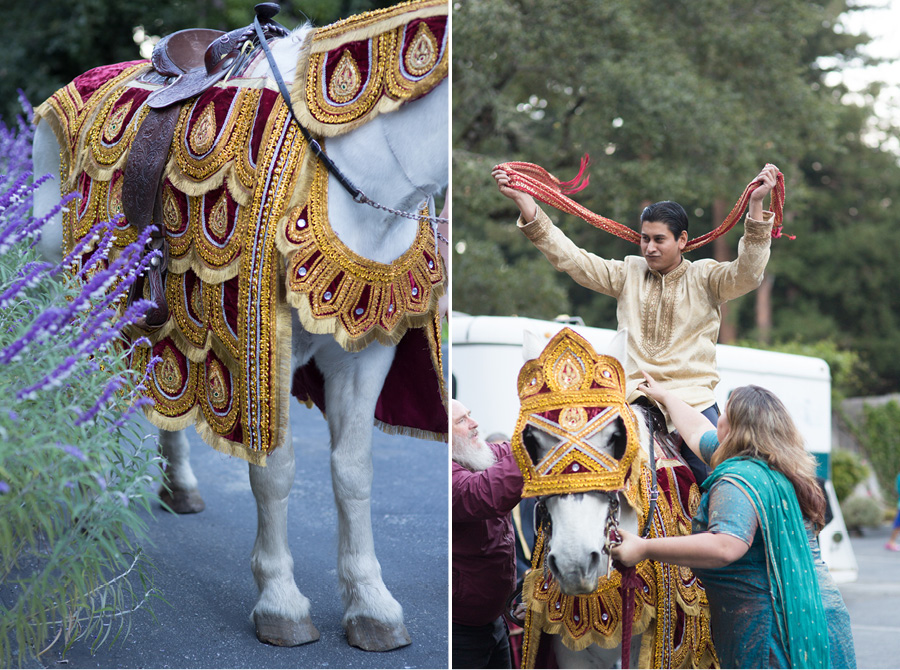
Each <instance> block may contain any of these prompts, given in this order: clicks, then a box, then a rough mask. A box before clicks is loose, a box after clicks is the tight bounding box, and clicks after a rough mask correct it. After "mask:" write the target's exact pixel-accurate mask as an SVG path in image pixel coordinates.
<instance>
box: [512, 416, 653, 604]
mask: <svg viewBox="0 0 900 670" xmlns="http://www.w3.org/2000/svg"><path fill="white" fill-rule="evenodd" d="M641 418H642V417H639V421H640V419H641ZM642 432H643V431H642ZM522 441H523V443H524V444H525V447H526V449H528V452H529V454H530V455H531V458H532V460H533V461H534V462H539V461H540V460H541V459H543V458H544V457H545V456H546V455H547V454H548V453H549V452H550V450H551V449H552V448H553V446H554V442H555V441H556V440H555V438H551V437H550V436H548V435H547V434H545V433H542V432H541V431H539V430H537V429H535V428H533V427H532V426H528V427H527V428H526V429H525V431H524V432H523V435H522ZM641 441H642V443H643V442H644V440H641ZM625 442H626V435H625V426H624V424H623V423H622V421H621V419H617V420H615V421H613V422H612V423H610V424H609V425H608V426H606V427H605V428H604V429H603V430H602V431H600V432H599V433H598V434H597V435H596V436H594V437H593V438H591V443H592V444H593V446H594V447H596V448H598V449H599V450H600V451H602V452H603V453H604V454H606V455H608V456H610V457H611V458H615V459H616V460H618V459H619V458H620V457H621V456H622V454H623V453H624V451H625ZM613 499H615V500H617V501H618V507H619V527H620V528H623V529H625V530H627V531H629V532H631V533H637V531H638V528H637V526H638V517H637V513H636V512H635V510H633V509H632V508H631V507H630V505H629V504H628V502H627V501H626V499H625V496H624V495H623V494H621V493H616V492H611V493H607V492H605V491H592V492H589V493H571V494H567V495H556V496H549V497H547V498H546V499H545V504H546V510H547V513H548V514H549V516H550V529H551V530H550V537H549V543H548V547H549V551H548V553H547V566H548V567H549V569H550V572H551V574H552V575H553V577H554V578H555V579H556V580H557V581H558V582H559V585H560V589H561V590H562V592H563V593H564V594H566V595H584V594H587V593H592V592H593V591H594V590H596V588H597V582H598V580H599V579H600V577H601V576H605V575H606V569H607V554H605V553H604V551H603V546H604V543H605V541H606V539H605V528H606V520H607V515H608V514H610V502H611V500H613Z"/></svg>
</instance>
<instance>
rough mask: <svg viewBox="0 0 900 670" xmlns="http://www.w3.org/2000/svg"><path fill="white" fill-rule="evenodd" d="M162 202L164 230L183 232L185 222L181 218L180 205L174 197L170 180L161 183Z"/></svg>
mask: <svg viewBox="0 0 900 670" xmlns="http://www.w3.org/2000/svg"><path fill="white" fill-rule="evenodd" d="M162 202H163V205H162V210H163V221H164V222H165V226H166V230H168V231H169V232H171V233H182V232H184V227H185V224H186V223H187V222H186V221H183V220H182V218H181V207H179V206H178V200H177V199H176V197H175V191H174V189H173V188H172V184H171V182H168V181H167V182H166V183H165V184H164V185H163V194H162Z"/></svg>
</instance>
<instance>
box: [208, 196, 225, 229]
mask: <svg viewBox="0 0 900 670" xmlns="http://www.w3.org/2000/svg"><path fill="white" fill-rule="evenodd" d="M207 225H208V226H209V229H210V230H211V231H212V232H213V233H215V234H216V235H218V236H219V237H225V235H226V234H227V233H228V200H227V198H226V197H225V194H224V193H223V194H222V195H221V196H219V199H218V200H217V201H216V204H215V205H213V208H212V211H211V212H210V213H209V218H208V220H207Z"/></svg>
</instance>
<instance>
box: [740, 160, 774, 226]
mask: <svg viewBox="0 0 900 670" xmlns="http://www.w3.org/2000/svg"><path fill="white" fill-rule="evenodd" d="M777 179H778V168H777V167H775V166H774V165H772V164H771V163H766V166H765V167H764V168H763V169H762V170H761V171H760V173H759V174H758V175H756V179H754V180H753V181H758V182H760V185H759V187H758V188H757V189H756V190H755V191H753V193H751V194H750V209H749V211H748V212H747V213H748V214H749V215H750V218H751V219H754V220H755V221H762V213H763V207H762V203H763V199H764V198H765V197H766V196H767V195H769V193H771V192H772V189H773V188H775V182H776V181H777Z"/></svg>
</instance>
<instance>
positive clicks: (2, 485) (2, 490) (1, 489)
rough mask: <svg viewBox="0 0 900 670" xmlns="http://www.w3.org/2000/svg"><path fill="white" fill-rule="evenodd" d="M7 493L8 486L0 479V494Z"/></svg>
mask: <svg viewBox="0 0 900 670" xmlns="http://www.w3.org/2000/svg"><path fill="white" fill-rule="evenodd" d="M2 493H9V484H7V483H6V482H5V481H3V480H2V479H0V494H2Z"/></svg>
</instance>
